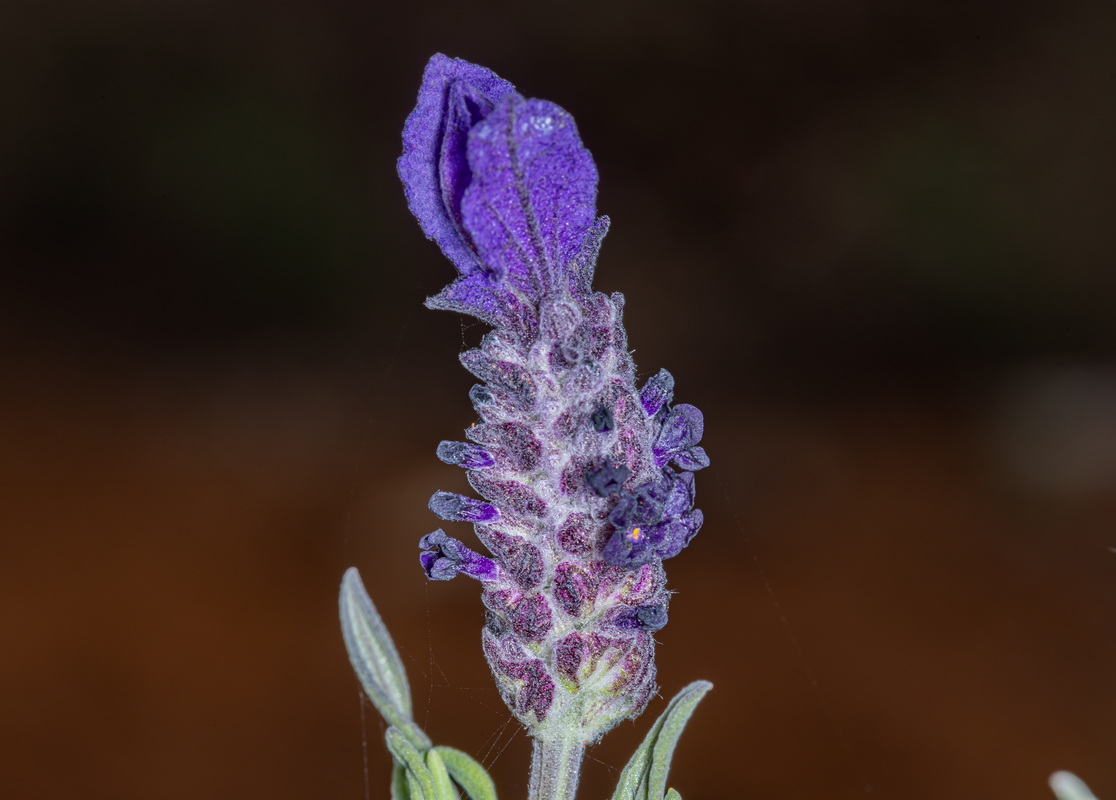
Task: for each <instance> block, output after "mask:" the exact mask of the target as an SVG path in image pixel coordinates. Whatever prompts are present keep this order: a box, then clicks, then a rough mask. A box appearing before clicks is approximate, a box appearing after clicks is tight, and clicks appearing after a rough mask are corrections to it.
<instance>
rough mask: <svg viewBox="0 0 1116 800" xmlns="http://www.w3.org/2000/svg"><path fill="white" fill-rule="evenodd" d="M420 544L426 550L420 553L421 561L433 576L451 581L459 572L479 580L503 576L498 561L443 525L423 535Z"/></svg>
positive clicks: (495, 578) (429, 574) (440, 579)
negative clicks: (470, 545) (471, 545)
mask: <svg viewBox="0 0 1116 800" xmlns="http://www.w3.org/2000/svg"><path fill="white" fill-rule="evenodd" d="M419 547H420V548H422V549H423V550H424V551H426V552H423V553H421V554H419V561H420V563H421V564H422V568H423V570H425V572H426V576H427V577H428V578H430V579H431V580H435V581H448V580H450V579H451V578H453V577H455V576H456V575H457V573H459V572H460V573H462V574H463V575H468V576H469V577H470V578H476V579H477V580H479V581H495V580H497V579H498V578H499V577H500V568H499V567H498V566H497V565H496V562H495V561H493V560H492V559H490V558H485V557H484V556H482V555H481V554H480V553H476V552H474V551H472V550H470V549H469V548H468V547H466V546H465V545H464V544H462V543H461V542H459V541H458V540H457V539H454V538H453V537H451V536H447V535H446V532H445V531H443V530H441V529H438V530H436V531H434V532H433V533H428V534H426V535H425V536H423V537H422V538H421V539H420V540H419Z"/></svg>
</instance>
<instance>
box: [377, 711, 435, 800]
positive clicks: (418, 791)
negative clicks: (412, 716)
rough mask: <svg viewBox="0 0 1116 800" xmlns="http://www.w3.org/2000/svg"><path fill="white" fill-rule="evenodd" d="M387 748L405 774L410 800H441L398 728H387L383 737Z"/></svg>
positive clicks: (415, 750) (419, 758) (427, 771)
mask: <svg viewBox="0 0 1116 800" xmlns="http://www.w3.org/2000/svg"><path fill="white" fill-rule="evenodd" d="M384 738H385V739H386V740H387V748H388V750H390V751H391V755H392V756H393V757H394V758H395V761H396V763H397V764H399V765H400V766H402V767H403V768H404V769H405V770H406V772H407V788H408V792H409V794H410V797H411V800H441V797H440V796H439V795H438V793H437V789H436V788H435V785H434V776H433V775H431V774H430V769H429V768H428V767H427V766H426V762H425V761H424V760H423V757H422V753H420V752H419V751H418V748H417V747H415V746H414V745H413V744H412V743H411V741H410V739H408V738H407V736H406V734H404V733H403V732H402V731H400V730H399V729H398V728H395V727H389V728H388V729H387V733H386V734H385V735H384Z"/></svg>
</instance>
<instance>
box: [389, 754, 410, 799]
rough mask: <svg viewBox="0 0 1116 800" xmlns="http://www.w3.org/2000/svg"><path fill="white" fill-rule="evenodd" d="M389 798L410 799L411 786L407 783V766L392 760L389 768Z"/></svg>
mask: <svg viewBox="0 0 1116 800" xmlns="http://www.w3.org/2000/svg"><path fill="white" fill-rule="evenodd" d="M392 760H393V761H394V759H392ZM391 800H411V787H410V786H409V785H408V784H407V768H406V767H404V766H403V765H402V764H400V763H399V762H398V761H394V765H393V766H392V768H391Z"/></svg>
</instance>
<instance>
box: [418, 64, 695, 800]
mask: <svg viewBox="0 0 1116 800" xmlns="http://www.w3.org/2000/svg"><path fill="white" fill-rule="evenodd" d="M403 142H404V149H403V155H402V157H401V158H400V159H399V175H400V178H401V179H402V181H403V186H404V189H405V192H406V196H407V200H408V203H409V205H410V208H411V210H412V211H413V212H414V214H415V216H416V217H417V218H418V221H419V224H420V225H421V226H422V229H423V231H424V232H425V233H426V235H427V236H428V237H429V238H431V239H433V240H434V241H435V242H436V243H437V244H438V246H439V247H441V249H442V251H443V252H444V253H445V255H446V256H447V257H448V258H449V259H450V261H451V262H452V263H453V265H454V267H455V268H456V270H457V273H458V274H457V277H456V279H455V280H454V281H453V282H452V283H451V284H450V285H449V286H447V287H446V288H445V289H444V290H443V291H442V292H440V293H439V294H437V295H435V296H434V297H431V298H430V299H428V300H427V305H428V306H429V307H431V308H438V309H449V310H454V311H458V312H461V313H465V314H470V315H472V316H475V317H477V318H479V319H481V320H483V321H484V322H486V323H488V324H490V325H491V326H492V327H493V330H492V331H490V332H489V333H488V334H487V335H485V337H484V338H483V340H482V342H481V344H480V347H478V348H477V349H475V350H470V351H468V352H466V353H464V354H462V356H461V361H462V364H463V365H464V366H465V367H466V368H467V369H468V370H469V371H470V372H472V373H473V374H474V375H476V376H477V378H478V379H479V380H480V381H481V384H479V385H477V386H475V387H474V388H473V390H472V391H471V392H470V397H471V398H472V400H473V403H474V406H475V407H476V409H477V413H478V414H479V416H480V423H479V424H477V425H475V426H473V427H471V428H470V429H469V430H467V431H466V434H465V435H466V437H467V438H468V439H469V440H470V441H469V442H468V443H466V442H449V441H447V442H443V443H442V444H441V445H440V446H439V448H438V456H439V458H441V459H442V460H443V461H445V462H447V463H450V464H454V465H457V466H460V467H462V468H464V469H466V470H467V472H468V476H469V482H470V484H471V485H472V487H473V489H474V490H475V491H476V492H477V493H478V494H479V495H480V496H481V497H482V498H483V501H482V500H476V499H472V498H468V497H464V496H462V495H457V494H451V493H448V492H438V493H436V494H435V495H434V497H433V498H432V499H431V503H430V508H431V510H432V511H434V513H435V514H437V515H438V516H440V517H441V518H443V519H446V520H451V521H469V522H473V523H474V524H475V530H476V534H477V538H478V539H479V540H480V541H481V543H482V544H483V545H484V546H485V547H486V548H487V549H488V551H489V552H490V553H491V554H492V558H488V557H486V556H482V555H480V554H478V553H475V552H473V551H472V550H470V549H468V548H467V547H465V546H464V545H463V544H462V543H461V542H459V541H457V540H456V539H452V538H450V537H449V536H447V535H446V534H445V533H444V532H442V531H436V532H435V533H432V534H429V535H427V536H426V537H424V538H423V539H422V542H421V543H420V546H421V547H422V549H423V551H424V552H423V553H422V555H421V562H422V565H423V568H424V570H425V571H426V573H427V575H428V576H429V577H430V578H432V579H435V580H448V579H450V578H452V577H454V576H455V575H457V574H458V573H464V574H466V575H469V576H471V577H473V578H476V579H478V580H479V581H480V582H481V584H482V587H483V589H482V592H483V594H482V597H483V601H484V605H485V607H486V609H487V610H488V622H487V624H486V625H485V627H484V630H483V632H482V640H483V646H484V653H485V656H486V658H487V659H488V662H489V664H490V666H491V667H492V671H493V674H494V675H495V677H496V682H497V684H498V686H499V688H500V691H501V694H502V695H503V698H504V700H505V702H506V703H507V704H508V707H509V708H510V709H511V710H512V712H513V713H514V714H515V715H516V716H517V717H518V718H519V720H520V721H521V722H522V723H523V724H524V725H525V726H526V727H527V729H528V731H529V732H530V734H531V735H532V736H533V737H534V738H535V742H536V744H535V761H534V766H533V768H532V778H531V796H532V797H533V798H543V797H547V798H550V797H572V796H573V791H574V788H575V787H576V783H577V775H578V768H579V765H580V762H581V757H582V752H583V749H584V746H585V744H587V743H589V742H592V741H595V740H596V739H597V738H599V737H600V736H601V735H603V734H604V733H605V732H606V731H607V730H609V729H610V728H612V727H613V726H614V725H616V724H617V723H618V722H620V721H621V720H623V719H626V718H629V717H634V716H636V715H637V714H639V713H640V712H642V711H643V709H644V707H645V706H646V705H647V702H648V700H649V699H650V698H651V697H652V696H653V695H654V694H655V692H656V684H655V674H656V673H655V661H654V646H655V643H654V639H653V634H654V633H655V632H656V631H658V630H659V629H661V628H662V627H663V626H664V625H665V624H666V622H667V606H668V603H669V593H668V592H667V590H666V576H665V573H664V571H663V565H662V562H663V559H666V558H670V557H672V556H675V555H677V554H678V553H679V552H680V551H681V550H682V549H683V548H684V547H685V546H686V545H687V544H689V542H690V541H691V540H692V539H693V537H694V536H695V535H696V533H697V532H698V529H699V528H700V527H701V522H702V515H701V512H700V511H698V510H696V509H694V507H693V506H694V474H693V473H694V472H695V471H697V470H699V469H702V468H703V467H705V466H707V465H708V464H709V459H708V457H707V456H706V454H705V451H704V450H703V449H702V448H701V447H700V446H699V442H700V440H701V436H702V432H703V420H702V415H701V412H700V411H698V410H697V409H696V408H694V407H693V406H690V405H684V404H683V405H674V406H672V404H671V403H672V400H673V393H674V379H673V378H672V377H671V376H670V373H668V372H666V371H665V370H663V371H660V372H659V373H658V374H657V375H655V376H653V377H652V378H651V379H650V380H649V381H648V382H647V384H646V385H645V386H644V387H643V388H642V389H640V388H638V387H637V386H636V380H635V365H634V364H633V362H632V359H631V357H630V355H629V352H628V342H627V334H626V333H625V331H624V327H623V324H622V312H623V308H624V298H623V296H622V295H620V294H613V295H611V296H607V295H604V294H601V293H599V292H594V291H593V290H592V288H591V282H592V277H593V271H594V268H595V265H596V259H597V253H598V251H599V248H600V244H601V240H602V239H603V237H604V235H605V232H606V231H607V229H608V220H607V218H606V217H598V216H597V213H596V194H597V169H596V166H595V165H594V163H593V158H592V156H591V155H590V153H589V151H588V150H586V149H585V147H584V145H582V143H581V139H580V137H579V136H578V132H577V127H576V126H575V124H574V120H573V118H572V117H571V116H570V115H569V114H568V113H567V112H565V111H564V110H562V109H561V108H559V107H558V106H556V105H555V104H553V103H550V102H548V101H545V100H533V99H527V98H525V97H523V96H522V95H520V94H519V93H518V92H517V91H516V90H515V88H514V87H513V86H512V85H511V84H510V83H508V82H507V81H504V80H502V79H501V78H499V77H497V76H496V75H495V74H493V73H492V72H490V71H488V70H487V69H484V68H483V67H479V66H476V65H474V64H469V63H467V62H465V61H461V60H458V59H451V58H447V57H446V56H443V55H436V56H434V57H433V58H432V59H431V60H430V63H429V64H428V65H427V67H426V72H425V74H424V76H423V82H422V87H421V89H420V91H419V98H418V104H417V105H416V107H415V110H414V111H413V112H412V113H411V115H410V116H409V117H408V119H407V122H406V126H405V128H404V132H403ZM704 691H705V689H703V690H702V693H704ZM694 702H696V700H695V701H694ZM687 714H688V712H687ZM663 774H664V775H665V772H664V773H663Z"/></svg>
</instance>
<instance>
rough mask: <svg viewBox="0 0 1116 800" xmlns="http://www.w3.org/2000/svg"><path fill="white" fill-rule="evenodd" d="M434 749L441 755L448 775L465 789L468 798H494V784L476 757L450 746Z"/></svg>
mask: <svg viewBox="0 0 1116 800" xmlns="http://www.w3.org/2000/svg"><path fill="white" fill-rule="evenodd" d="M434 749H435V750H436V751H437V752H438V755H440V756H441V757H442V761H443V762H444V763H445V765H446V769H447V770H449V774H450V777H452V778H453V779H454V781H456V782H457V785H458V786H460V787H461V788H462V789H464V790H465V794H467V795H468V796H469V800H496V784H494V783H493V782H492V778H491V777H489V775H488V771H487V770H485V768H484V767H482V766H481V765H480V763H479V762H477V760H476V759H474V758H473V757H472V756H471V755H469V754H468V753H464V752H462V751H460V750H456V749H454V748H452V747H442V746H438V747H435V748H434Z"/></svg>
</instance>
